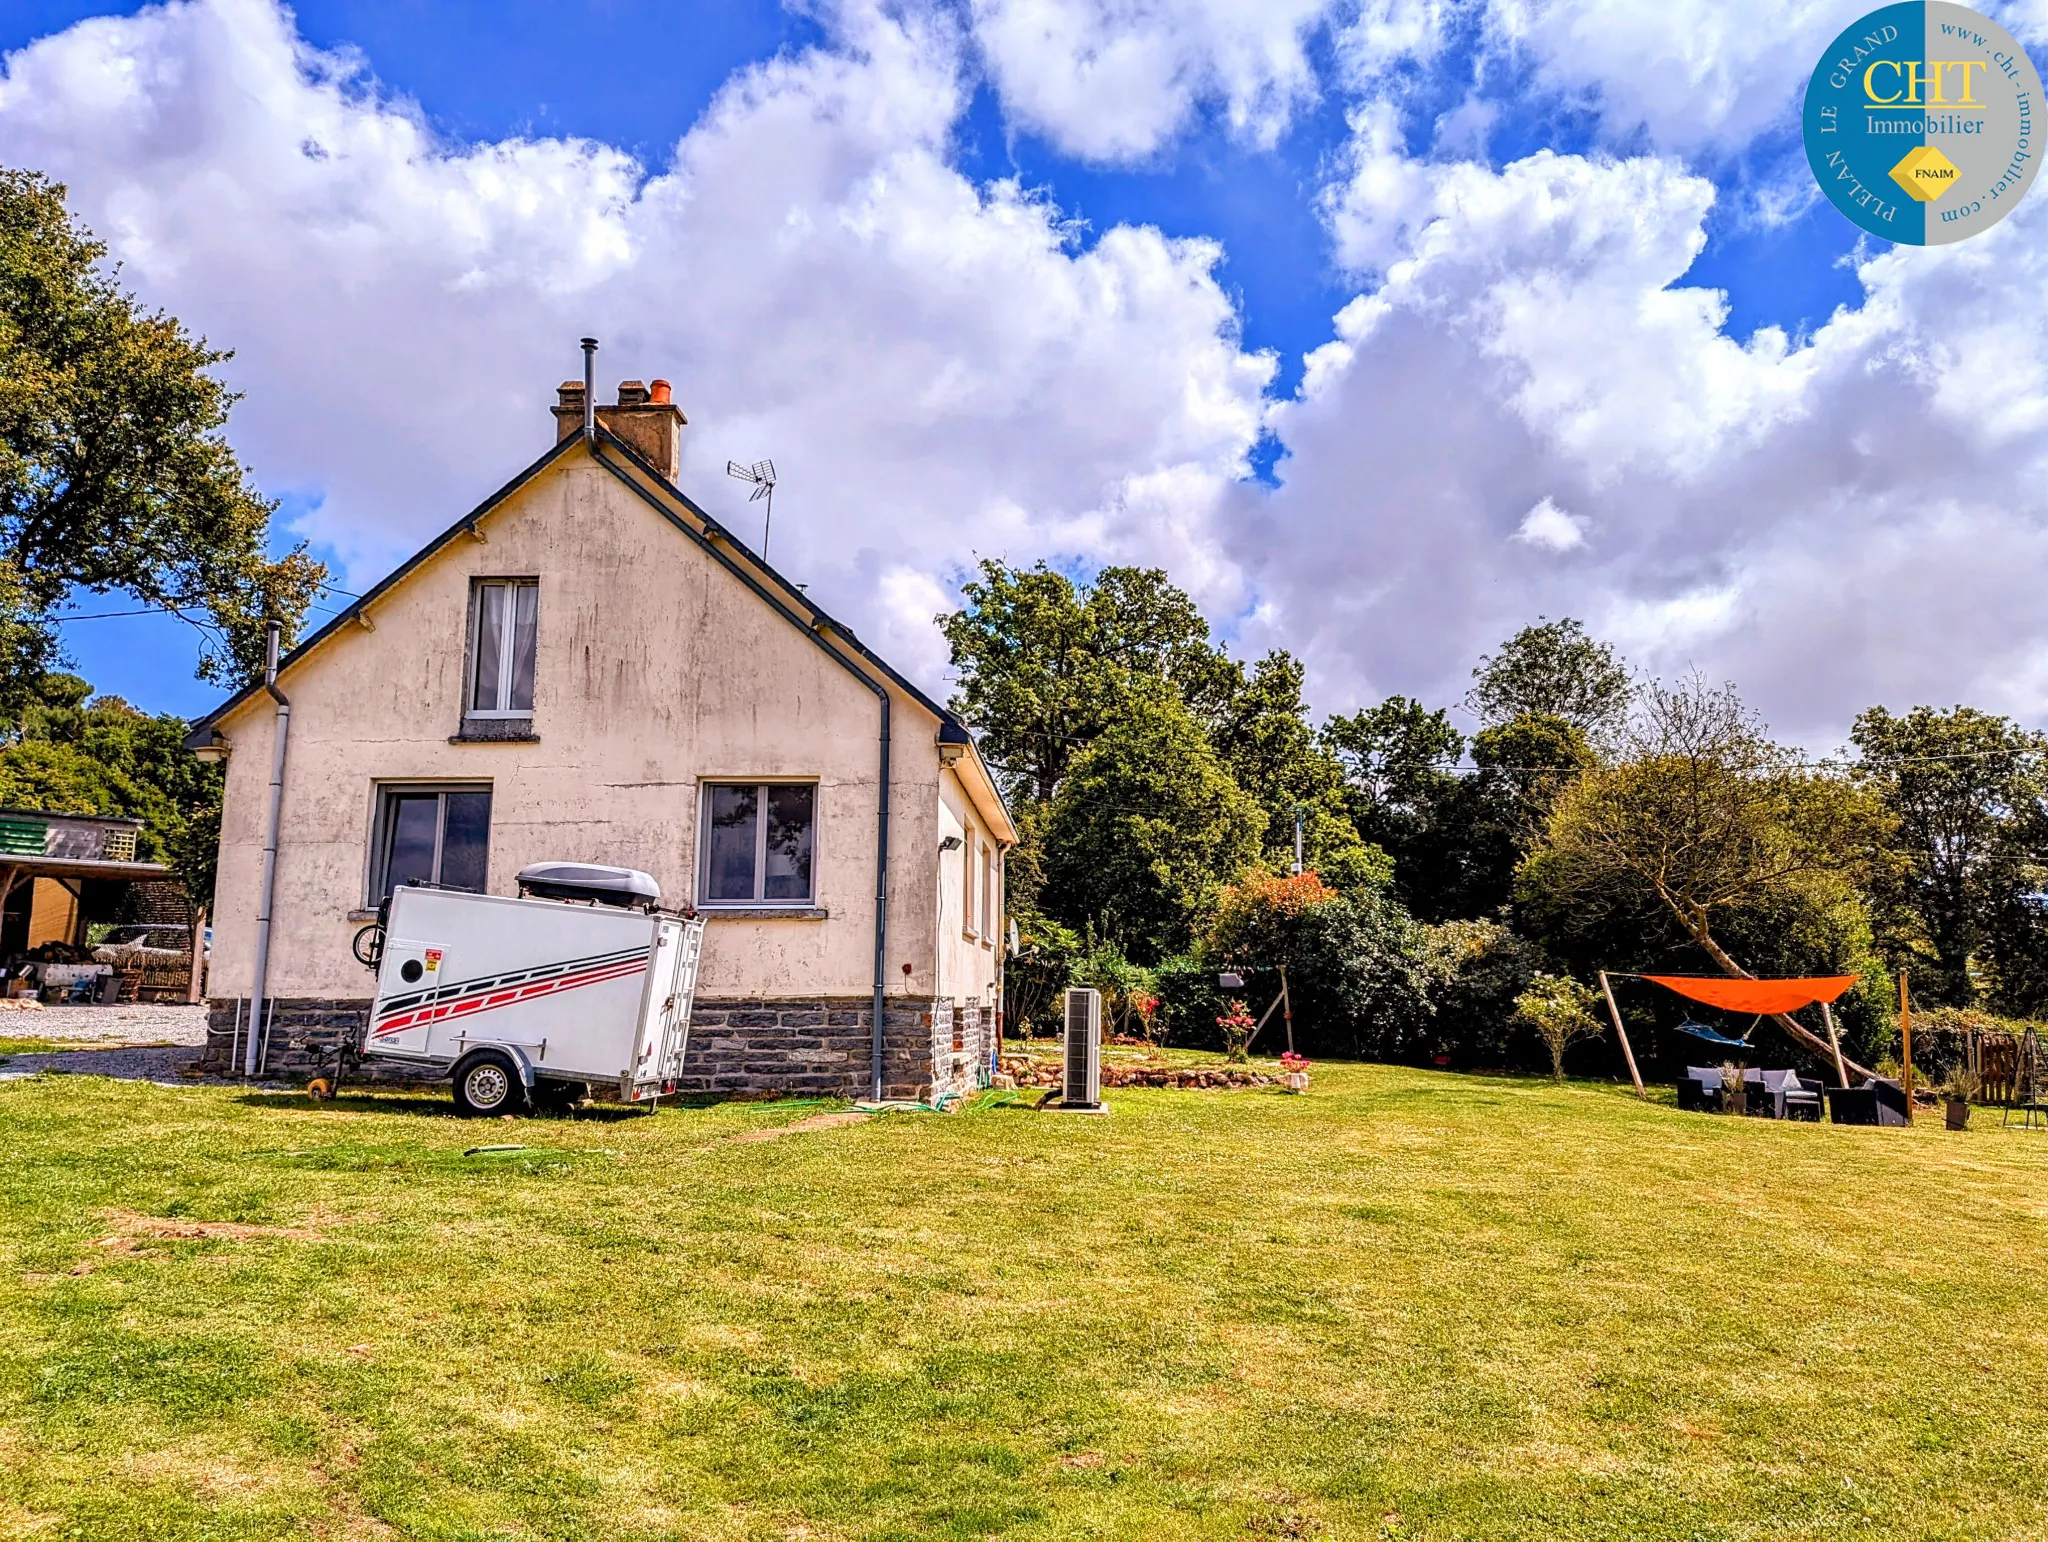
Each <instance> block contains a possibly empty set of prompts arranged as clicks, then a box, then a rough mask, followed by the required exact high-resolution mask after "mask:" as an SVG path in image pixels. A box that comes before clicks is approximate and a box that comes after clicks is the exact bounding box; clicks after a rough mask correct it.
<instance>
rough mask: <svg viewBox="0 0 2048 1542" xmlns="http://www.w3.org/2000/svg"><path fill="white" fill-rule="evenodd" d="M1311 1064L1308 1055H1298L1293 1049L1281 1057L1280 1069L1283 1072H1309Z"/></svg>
mask: <svg viewBox="0 0 2048 1542" xmlns="http://www.w3.org/2000/svg"><path fill="white" fill-rule="evenodd" d="M1309 1064H1310V1062H1309V1058H1308V1057H1307V1056H1306V1055H1297V1054H1295V1052H1294V1051H1293V1050H1291V1049H1290V1050H1289V1051H1287V1053H1286V1054H1284V1055H1282V1056H1281V1057H1280V1069H1281V1070H1283V1071H1304V1072H1305V1071H1307V1070H1308V1068H1309Z"/></svg>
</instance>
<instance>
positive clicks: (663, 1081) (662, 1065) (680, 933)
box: [628, 916, 704, 1102]
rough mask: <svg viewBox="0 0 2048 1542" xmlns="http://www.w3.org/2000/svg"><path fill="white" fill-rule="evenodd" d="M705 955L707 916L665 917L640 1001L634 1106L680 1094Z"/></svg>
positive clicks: (656, 931) (635, 1050)
mask: <svg viewBox="0 0 2048 1542" xmlns="http://www.w3.org/2000/svg"><path fill="white" fill-rule="evenodd" d="M703 956H704V918H703V917H702V916H688V917H680V918H679V917H674V916H663V917H661V918H660V920H659V923H658V925H657V926H656V928H655V934H654V957H653V959H652V961H651V962H650V963H649V965H648V970H647V993H646V995H645V996H643V997H642V998H641V1004H640V1032H639V1035H638V1041H637V1043H636V1045H635V1047H634V1056H633V1077H632V1086H631V1087H630V1088H629V1089H628V1091H629V1095H630V1096H631V1098H632V1099H633V1101H634V1102H641V1101H644V1100H645V1099H647V1098H656V1097H660V1096H661V1095H662V1094H663V1093H665V1092H673V1091H674V1090H675V1084H676V1079H677V1078H678V1077H680V1076H681V1075H682V1074H683V1061H684V1059H685V1057H686V1056H687V1055H688V1053H689V1048H690V1009H691V1007H692V1006H693V1005H694V1004H695V1002H696V999H697V965H698V963H699V961H700V960H701V959H702V958H703Z"/></svg>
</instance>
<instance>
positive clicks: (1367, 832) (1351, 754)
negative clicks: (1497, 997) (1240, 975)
mask: <svg viewBox="0 0 2048 1542" xmlns="http://www.w3.org/2000/svg"><path fill="white" fill-rule="evenodd" d="M1317 741H1318V744H1319V745H1320V747H1321V748H1322V750H1323V752H1324V753H1325V754H1327V755H1329V756H1330V757H1331V758H1332V759H1333V760H1334V761H1335V762H1336V764H1337V767H1338V770H1339V772H1340V774H1341V775H1342V777H1343V781H1344V789H1343V797H1344V802H1345V808H1346V811H1347V812H1348V814H1349V815H1350V818H1351V824H1352V827H1353V828H1354V829H1355V830H1356V831H1357V832H1358V834H1359V837H1360V838H1361V839H1362V840H1363V841H1365V842H1367V843H1369V844H1370V845H1371V846H1373V847H1376V848H1378V849H1379V850H1381V851H1384V852H1385V853H1386V854H1387V856H1388V857H1389V858H1390V859H1391V861H1392V867H1393V884H1394V891H1395V893H1396V894H1398V895H1399V896H1400V898H1401V901H1402V903H1403V904H1405V905H1406V906H1407V907H1408V908H1409V909H1411V910H1413V911H1414V912H1415V913H1416V914H1417V915H1420V916H1425V917H1430V918H1434V917H1436V916H1438V915H1441V914H1444V913H1446V910H1447V907H1448V906H1449V905H1451V904H1453V903H1454V902H1453V901H1452V900H1450V898H1449V896H1450V895H1452V894H1454V893H1456V892H1458V891H1459V890H1460V889H1461V888H1462V885H1461V884H1460V883H1459V882H1458V879H1457V873H1456V865H1457V863H1458V860H1459V854H1458V852H1457V849H1456V848H1457V844H1458V822H1459V812H1458V807H1457V805H1458V803H1459V800H1460V798H1461V796H1462V794H1461V793H1460V791H1459V777H1458V775H1457V774H1456V773H1455V772H1454V771H1452V770H1451V769H1450V768H1451V767H1452V766H1454V765H1456V764H1457V762H1458V759H1459V757H1460V756H1461V755H1462V754H1463V753H1464V749H1465V738H1464V735H1462V734H1460V733H1459V732H1458V731H1457V730H1456V729H1455V728H1453V727H1452V726H1451V721H1450V716H1449V714H1447V713H1446V712H1444V711H1442V710H1441V709H1439V710H1437V711H1431V710H1429V709H1428V708H1426V707H1424V706H1423V705H1422V704H1421V703H1420V702H1417V701H1413V700H1410V699H1409V698H1408V697H1406V696H1389V697H1388V698H1387V699H1386V700H1385V701H1383V702H1381V703H1379V704H1378V705H1377V706H1373V707H1366V708H1363V709H1361V710H1360V711H1357V712H1354V713H1351V714H1350V715H1348V716H1333V717H1331V718H1329V719H1328V720H1327V721H1325V722H1324V724H1323V726H1322V730H1321V732H1320V733H1319V734H1318V735H1317Z"/></svg>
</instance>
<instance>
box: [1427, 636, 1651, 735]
mask: <svg viewBox="0 0 2048 1542" xmlns="http://www.w3.org/2000/svg"><path fill="white" fill-rule="evenodd" d="M1472 681H1473V683H1472V689H1471V691H1470V692H1469V693H1468V694H1467V695H1466V697H1465V705H1466V707H1467V709H1469V710H1470V711H1471V713H1472V715H1473V716H1474V717H1476V718H1478V719H1479V721H1480V722H1481V723H1483V724H1485V725H1486V726H1488V727H1493V726H1495V725H1497V724H1501V723H1507V722H1512V721H1513V720H1514V719H1515V718H1518V717H1545V716H1547V717H1561V718H1563V719H1564V720H1565V721H1566V722H1567V723H1570V724H1572V725H1573V726H1574V727H1575V728H1577V729H1578V730H1579V732H1581V733H1582V734H1584V735H1585V736H1586V738H1587V739H1588V741H1590V742H1591V743H1594V744H1604V743H1606V742H1608V741H1609V740H1611V739H1612V738H1613V737H1614V736H1615V735H1617V734H1618V733H1620V731H1621V728H1622V725H1623V724H1624V723H1625V722H1626V720H1627V718H1628V709H1629V698H1630V694H1631V691H1632V686H1631V684H1630V681H1629V673H1628V666H1627V665H1626V664H1625V663H1623V662H1622V660H1621V659H1620V658H1619V657H1617V656H1616V654H1615V652H1614V649H1613V648H1611V647H1610V646H1608V644H1606V643H1604V642H1601V641H1599V640H1598V639H1597V638H1595V637H1592V636H1590V635H1589V634H1588V633H1587V631H1586V628H1585V626H1584V624H1583V623H1581V622H1578V621H1574V620H1573V619H1572V618H1571V617H1570V616H1566V617H1565V618H1564V619H1563V620H1561V621H1544V620H1542V619H1541V618H1540V617H1539V618H1538V621H1537V624H1536V625H1535V626H1525V627H1523V628H1522V630H1521V631H1519V632H1517V633H1516V634H1515V635H1514V636H1513V637H1511V638H1509V639H1508V640H1507V641H1506V642H1504V643H1502V644H1501V647H1500V651H1499V652H1498V653H1493V654H1489V655H1487V656H1485V657H1483V658H1481V659H1480V661H1479V667H1478V668H1477V669H1475V670H1473V671H1472Z"/></svg>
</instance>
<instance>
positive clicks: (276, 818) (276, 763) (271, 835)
mask: <svg viewBox="0 0 2048 1542" xmlns="http://www.w3.org/2000/svg"><path fill="white" fill-rule="evenodd" d="M280 637H281V629H280V628H279V626H278V624H277V623H276V622H275V621H273V622H271V623H270V628H269V631H268V633H267V634H266V635H265V637H264V640H263V689H264V690H265V691H267V692H269V693H270V699H271V700H272V701H274V702H276V703H277V726H276V728H275V729H274V730H273V731H272V734H271V749H270V816H269V819H268V821H267V822H266V823H265V825H264V827H263V886H262V890H261V898H260V900H259V903H258V905H257V910H256V977H255V979H254V980H253V981H252V982H251V983H250V987H249V992H250V1000H249V1014H250V1016H249V1036H248V1041H247V1043H246V1044H245V1045H244V1046H243V1050H242V1074H243V1075H244V1076H254V1075H255V1074H256V1073H257V1071H258V1070H259V1069H260V1068H261V1061H260V1059H259V1056H258V1050H259V1048H260V1046H261V1045H262V1037H263V1036H262V1033H261V1028H262V1024H263V1002H264V998H265V997H266V996H267V995H268V993H269V990H270V918H271V914H272V912H273V911H274V910H275V908H276V901H277V833H278V826H279V824H280V822H281V820H282V817H283V813H284V750H285V741H286V740H287V739H289V738H290V737H291V729H292V704H291V699H290V698H289V697H287V696H286V695H285V693H284V692H283V691H280V690H279V689H278V688H277V653H278V643H279V641H280Z"/></svg>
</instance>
